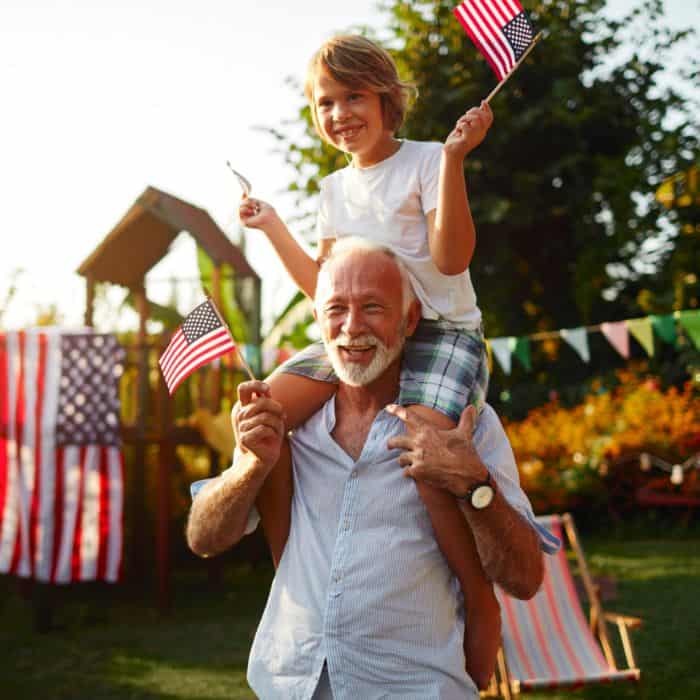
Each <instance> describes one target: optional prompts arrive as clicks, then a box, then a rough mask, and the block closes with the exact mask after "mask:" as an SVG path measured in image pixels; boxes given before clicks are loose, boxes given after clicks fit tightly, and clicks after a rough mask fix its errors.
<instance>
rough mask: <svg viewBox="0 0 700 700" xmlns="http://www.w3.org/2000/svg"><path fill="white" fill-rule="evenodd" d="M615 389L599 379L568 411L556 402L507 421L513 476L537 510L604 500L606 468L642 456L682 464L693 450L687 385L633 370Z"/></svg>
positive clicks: (695, 410)
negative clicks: (513, 458)
mask: <svg viewBox="0 0 700 700" xmlns="http://www.w3.org/2000/svg"><path fill="white" fill-rule="evenodd" d="M618 379H619V385H618V386H617V387H616V388H615V389H613V390H610V391H606V390H603V388H602V385H601V383H600V382H597V383H594V385H593V391H592V393H591V394H589V395H588V396H587V397H586V399H585V401H584V402H583V403H582V404H580V405H578V406H575V407H573V408H565V407H562V406H561V405H560V404H559V403H558V401H557V400H556V399H555V400H553V401H550V402H549V403H547V404H545V405H544V406H541V407H539V408H536V409H534V410H533V411H531V412H530V413H529V414H528V416H527V418H526V419H525V420H523V421H520V422H507V423H506V431H507V433H508V437H509V438H510V441H511V443H512V445H513V450H514V452H515V456H516V459H517V461H518V466H519V469H520V478H521V480H522V483H523V486H524V488H525V490H526V491H527V493H528V495H529V496H530V498H531V500H532V502H533V506H534V507H535V510H536V511H538V512H546V511H561V510H563V509H567V508H575V507H576V506H577V505H581V504H583V503H586V504H589V503H590V504H593V503H595V502H600V501H601V500H604V499H605V498H606V495H607V489H606V487H605V484H604V483H603V479H602V478H601V477H603V476H606V475H607V474H608V472H609V470H610V467H611V465H613V464H615V463H621V462H624V460H625V459H626V458H629V459H632V458H633V457H636V456H637V455H638V454H639V453H640V452H649V453H652V454H655V455H658V456H660V457H663V458H664V459H667V460H669V461H682V460H683V459H685V458H687V457H688V456H690V455H691V454H694V453H695V452H697V451H698V450H699V449H700V393H699V392H698V388H697V384H695V385H693V384H692V383H691V382H688V383H687V384H685V385H684V387H683V388H682V389H677V388H676V387H671V388H669V389H666V390H663V389H661V387H660V385H659V382H658V380H657V379H656V378H650V377H643V376H639V375H638V374H636V373H635V372H634V371H632V370H621V371H620V372H619V373H618Z"/></svg>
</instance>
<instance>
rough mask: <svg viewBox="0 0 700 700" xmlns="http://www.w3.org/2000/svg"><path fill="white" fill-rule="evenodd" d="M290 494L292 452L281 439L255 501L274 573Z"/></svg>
mask: <svg viewBox="0 0 700 700" xmlns="http://www.w3.org/2000/svg"><path fill="white" fill-rule="evenodd" d="M293 493H294V482H293V479H292V451H291V450H290V448H289V440H288V439H286V438H285V440H284V442H283V444H282V451H281V452H280V458H279V460H278V462H277V464H276V465H275V466H274V468H273V469H272V471H271V472H270V473H269V474H268V477H267V479H265V483H264V484H263V485H262V487H261V489H260V492H259V493H258V498H257V500H256V501H255V507H256V508H257V509H258V513H259V514H260V522H261V524H262V527H263V531H264V533H265V539H266V540H267V544H268V546H269V547H270V553H271V554H272V562H273V564H274V565H275V569H276V568H277V567H278V566H279V563H280V559H281V558H282V552H283V551H284V547H285V545H286V544H287V538H288V537H289V526H290V523H291V518H292V495H293Z"/></svg>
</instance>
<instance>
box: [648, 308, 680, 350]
mask: <svg viewBox="0 0 700 700" xmlns="http://www.w3.org/2000/svg"><path fill="white" fill-rule="evenodd" d="M649 318H650V319H651V325H652V326H653V328H654V331H655V332H656V335H658V336H659V338H661V340H663V341H664V342H666V343H668V344H669V345H674V346H675V344H676V321H675V319H674V318H673V315H672V314H667V315H666V316H649Z"/></svg>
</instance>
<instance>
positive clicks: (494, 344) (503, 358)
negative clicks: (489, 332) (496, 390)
mask: <svg viewBox="0 0 700 700" xmlns="http://www.w3.org/2000/svg"><path fill="white" fill-rule="evenodd" d="M511 340H515V338H491V341H490V342H491V349H492V350H493V354H494V355H495V356H496V359H497V360H498V364H499V365H501V367H502V368H503V371H504V372H505V373H506V374H510V362H511V358H510V355H511V350H510V341H511Z"/></svg>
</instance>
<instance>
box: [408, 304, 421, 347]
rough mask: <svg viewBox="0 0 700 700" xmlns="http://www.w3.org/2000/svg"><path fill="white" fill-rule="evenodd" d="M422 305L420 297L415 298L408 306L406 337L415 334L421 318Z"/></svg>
mask: <svg viewBox="0 0 700 700" xmlns="http://www.w3.org/2000/svg"><path fill="white" fill-rule="evenodd" d="M421 313H422V309H421V305H420V301H418V299H414V300H413V301H412V302H411V305H410V306H409V307H408V313H407V314H406V337H407V338H408V337H410V336H412V335H413V334H414V332H415V330H416V326H417V325H418V321H420V318H421Z"/></svg>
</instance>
